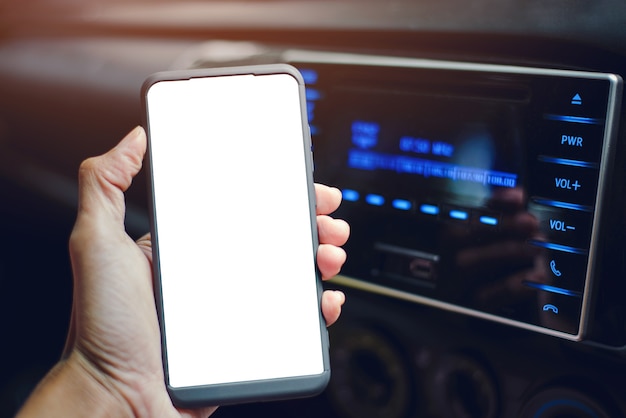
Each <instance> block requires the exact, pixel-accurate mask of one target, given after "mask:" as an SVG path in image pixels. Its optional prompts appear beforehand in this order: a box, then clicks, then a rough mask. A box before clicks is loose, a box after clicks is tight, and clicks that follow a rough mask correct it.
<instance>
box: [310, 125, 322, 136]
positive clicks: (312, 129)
mask: <svg viewBox="0 0 626 418" xmlns="http://www.w3.org/2000/svg"><path fill="white" fill-rule="evenodd" d="M309 132H311V135H317V134H318V133H319V132H320V129H319V128H318V127H317V125H309Z"/></svg>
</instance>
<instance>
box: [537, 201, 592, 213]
mask: <svg viewBox="0 0 626 418" xmlns="http://www.w3.org/2000/svg"><path fill="white" fill-rule="evenodd" d="M533 202H535V203H537V204H539V205H544V206H552V207H555V208H561V209H571V210H579V211H582V212H591V211H593V207H592V206H587V205H579V204H577V203H568V202H560V201H558V200H552V199H542V198H535V199H533Z"/></svg>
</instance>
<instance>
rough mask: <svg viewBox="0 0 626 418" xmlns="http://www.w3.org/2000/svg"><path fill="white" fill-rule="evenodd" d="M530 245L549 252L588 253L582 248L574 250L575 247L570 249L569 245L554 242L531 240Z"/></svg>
mask: <svg viewBox="0 0 626 418" xmlns="http://www.w3.org/2000/svg"><path fill="white" fill-rule="evenodd" d="M528 243H529V244H530V245H534V246H535V247H541V248H546V249H548V250H554V251H562V252H564V253H572V254H582V255H586V254H587V252H588V251H587V250H584V249H582V248H574V247H570V246H567V245H561V244H555V243H553V242H544V241H537V240H530V241H528Z"/></svg>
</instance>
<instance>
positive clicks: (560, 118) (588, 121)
mask: <svg viewBox="0 0 626 418" xmlns="http://www.w3.org/2000/svg"><path fill="white" fill-rule="evenodd" d="M543 117H544V118H545V119H547V120H553V121H557V122H569V123H582V124H585V125H602V124H603V123H604V119H598V118H585V117H582V116H567V115H553V114H549V113H548V114H545V115H543Z"/></svg>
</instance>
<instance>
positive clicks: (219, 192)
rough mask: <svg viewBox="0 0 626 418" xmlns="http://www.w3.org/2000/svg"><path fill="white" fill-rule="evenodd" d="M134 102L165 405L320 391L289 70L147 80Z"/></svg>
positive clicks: (304, 130)
mask: <svg viewBox="0 0 626 418" xmlns="http://www.w3.org/2000/svg"><path fill="white" fill-rule="evenodd" d="M142 100H143V106H144V109H145V116H146V120H145V126H146V129H147V133H148V154H147V160H148V161H147V167H148V176H147V177H148V179H149V192H150V199H149V200H150V204H151V211H150V212H151V227H152V243H153V270H154V280H155V297H156V302H157V309H158V314H159V320H160V326H161V337H162V352H163V364H164V371H165V379H166V384H167V388H168V391H169V393H170V397H171V398H172V401H173V402H174V404H175V405H177V406H182V407H194V406H202V405H222V404H232V403H242V402H252V401H265V400H275V399H287V398H294V397H304V396H312V395H315V394H317V393H319V392H321V391H322V390H323V389H324V388H325V386H326V384H327V382H328V379H329V377H330V366H329V358H328V334H327V331H326V326H325V322H324V319H323V316H322V314H321V309H320V302H321V295H322V286H321V276H320V274H319V271H318V270H317V267H316V261H315V260H316V251H317V247H318V240H317V226H316V216H315V191H314V186H313V180H312V175H313V161H312V153H311V139H310V133H309V128H308V123H307V113H306V98H305V90H304V82H303V80H302V76H301V75H300V73H299V72H298V71H297V70H296V69H295V68H294V67H291V66H289V65H286V64H285V65H282V64H281V65H263V66H248V67H236V68H222V69H207V70H191V71H182V72H181V71H174V72H165V73H158V74H155V75H153V76H151V77H149V78H148V79H147V80H146V82H145V83H144V85H143V88H142Z"/></svg>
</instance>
